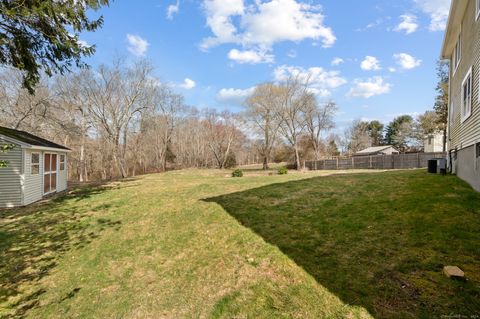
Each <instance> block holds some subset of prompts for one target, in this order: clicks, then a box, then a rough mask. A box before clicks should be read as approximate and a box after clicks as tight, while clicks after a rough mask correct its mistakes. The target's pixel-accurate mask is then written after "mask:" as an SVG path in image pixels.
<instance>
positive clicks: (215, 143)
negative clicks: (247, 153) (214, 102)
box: [204, 110, 242, 169]
mask: <svg viewBox="0 0 480 319" xmlns="http://www.w3.org/2000/svg"><path fill="white" fill-rule="evenodd" d="M236 122H237V119H236V117H235V116H234V115H233V114H231V113H230V112H228V111H224V112H222V113H217V112H216V111H215V110H206V111H205V120H204V125H205V127H204V129H205V133H206V139H207V140H206V141H207V144H208V147H209V148H210V150H211V151H212V154H213V156H214V158H215V162H216V165H217V167H218V168H220V169H223V168H225V165H226V163H227V160H228V157H229V155H231V152H233V149H234V147H235V146H236V145H235V143H236V142H238V141H239V139H240V138H241V137H242V136H241V135H242V134H241V133H240V131H239V130H238V129H237V123H236Z"/></svg>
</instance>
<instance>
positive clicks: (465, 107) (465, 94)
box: [462, 68, 472, 122]
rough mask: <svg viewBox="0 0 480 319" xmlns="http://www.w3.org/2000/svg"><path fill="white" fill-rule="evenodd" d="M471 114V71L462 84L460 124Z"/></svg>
mask: <svg viewBox="0 0 480 319" xmlns="http://www.w3.org/2000/svg"><path fill="white" fill-rule="evenodd" d="M471 114H472V69H471V68H470V70H469V71H468V73H467V76H466V77H465V79H464V80H463V83H462V122H463V121H465V120H466V119H467V118H468V117H469V116H470V115H471Z"/></svg>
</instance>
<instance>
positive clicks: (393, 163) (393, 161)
mask: <svg viewBox="0 0 480 319" xmlns="http://www.w3.org/2000/svg"><path fill="white" fill-rule="evenodd" d="M390 156H391V157H392V169H395V157H393V154H392V155H390Z"/></svg>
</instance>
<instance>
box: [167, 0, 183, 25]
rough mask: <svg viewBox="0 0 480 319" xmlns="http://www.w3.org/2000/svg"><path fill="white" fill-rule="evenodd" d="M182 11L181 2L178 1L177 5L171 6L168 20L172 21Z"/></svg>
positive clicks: (168, 10)
mask: <svg viewBox="0 0 480 319" xmlns="http://www.w3.org/2000/svg"><path fill="white" fill-rule="evenodd" d="M179 10H180V0H177V2H176V3H175V4H171V5H169V6H168V8H167V19H168V20H172V19H173V16H174V15H176V14H177V13H178V11H179Z"/></svg>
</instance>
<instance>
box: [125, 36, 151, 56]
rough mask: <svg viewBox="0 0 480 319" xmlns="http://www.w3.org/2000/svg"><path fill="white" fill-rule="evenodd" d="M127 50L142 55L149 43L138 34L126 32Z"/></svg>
mask: <svg viewBox="0 0 480 319" xmlns="http://www.w3.org/2000/svg"><path fill="white" fill-rule="evenodd" d="M127 41H128V44H129V46H128V51H130V52H131V53H132V54H133V55H136V56H144V55H145V53H146V52H147V49H148V46H149V45H150V44H149V43H148V42H147V40H145V39H142V38H141V37H139V36H138V35H132V34H127Z"/></svg>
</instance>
